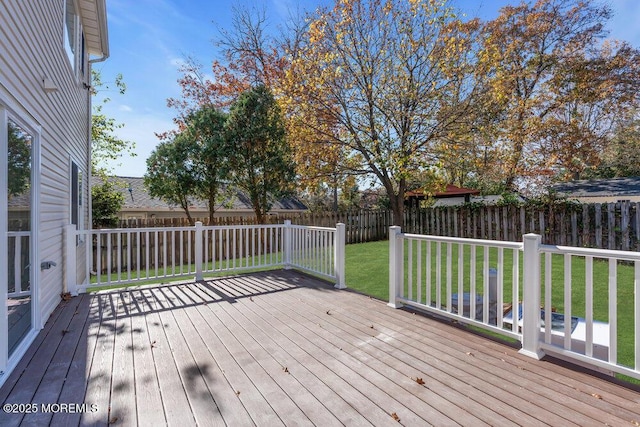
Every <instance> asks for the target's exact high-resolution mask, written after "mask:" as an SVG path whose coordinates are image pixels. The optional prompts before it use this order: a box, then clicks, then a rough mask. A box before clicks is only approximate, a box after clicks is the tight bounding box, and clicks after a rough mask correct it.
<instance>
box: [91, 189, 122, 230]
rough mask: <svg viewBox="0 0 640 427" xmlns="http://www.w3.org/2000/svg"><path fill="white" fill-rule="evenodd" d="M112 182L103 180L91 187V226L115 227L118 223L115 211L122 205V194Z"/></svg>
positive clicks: (118, 210)
mask: <svg viewBox="0 0 640 427" xmlns="http://www.w3.org/2000/svg"><path fill="white" fill-rule="evenodd" d="M115 185H116V184H114V183H113V182H111V181H107V180H105V181H103V182H102V183H101V184H99V185H98V184H96V185H93V186H92V187H91V203H92V204H91V208H92V218H93V227H94V228H100V227H115V226H116V225H117V224H118V217H117V215H116V214H117V213H118V212H120V210H121V209H122V206H123V205H124V196H123V195H122V193H120V192H119V191H118V190H117V189H116V188H115Z"/></svg>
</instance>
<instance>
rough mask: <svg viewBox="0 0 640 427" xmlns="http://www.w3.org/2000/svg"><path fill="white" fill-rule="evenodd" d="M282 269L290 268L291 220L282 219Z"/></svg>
mask: <svg viewBox="0 0 640 427" xmlns="http://www.w3.org/2000/svg"><path fill="white" fill-rule="evenodd" d="M283 249H284V269H285V270H290V269H291V220H290V219H285V220H284V248H283Z"/></svg>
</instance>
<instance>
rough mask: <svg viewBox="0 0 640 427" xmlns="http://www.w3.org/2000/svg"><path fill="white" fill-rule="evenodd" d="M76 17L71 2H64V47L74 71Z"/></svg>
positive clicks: (76, 32) (73, 5) (76, 45)
mask: <svg viewBox="0 0 640 427" xmlns="http://www.w3.org/2000/svg"><path fill="white" fill-rule="evenodd" d="M77 40H78V16H77V15H76V7H75V4H74V2H73V0H65V2H64V47H65V50H66V51H67V56H68V57H69V62H71V67H72V68H73V70H74V71H75V70H76V51H77V50H78V42H77Z"/></svg>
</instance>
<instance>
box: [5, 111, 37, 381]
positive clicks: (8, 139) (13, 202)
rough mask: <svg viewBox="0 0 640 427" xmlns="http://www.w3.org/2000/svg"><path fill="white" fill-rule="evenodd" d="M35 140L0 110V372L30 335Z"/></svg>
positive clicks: (18, 119)
mask: <svg viewBox="0 0 640 427" xmlns="http://www.w3.org/2000/svg"><path fill="white" fill-rule="evenodd" d="M36 141H37V137H36V133H35V132H34V131H33V130H32V128H30V127H29V126H28V125H26V124H25V123H23V122H22V121H21V120H20V118H19V116H14V115H12V114H11V113H10V112H9V111H8V110H6V109H5V108H3V107H2V105H0V248H1V250H2V253H0V301H2V303H1V304H0V305H1V306H0V320H1V323H0V371H2V370H4V369H5V368H6V367H7V364H8V363H10V361H11V360H12V356H13V355H14V354H17V353H20V352H22V351H24V349H25V346H26V344H28V343H26V342H25V338H26V337H27V336H29V335H30V333H31V332H32V331H33V330H34V319H35V316H34V297H35V294H34V277H35V275H34V269H35V266H34V258H35V250H34V249H35V248H34V244H35V242H34V236H35V232H34V228H37V224H34V218H36V216H35V215H34V211H35V209H34V200H35V199H34V185H33V183H34V180H36V179H37V177H36V173H35V171H34V167H33V166H34V148H35V145H36ZM36 163H37V162H36ZM23 343H24V345H22V346H21V344H23ZM17 356H19V354H17Z"/></svg>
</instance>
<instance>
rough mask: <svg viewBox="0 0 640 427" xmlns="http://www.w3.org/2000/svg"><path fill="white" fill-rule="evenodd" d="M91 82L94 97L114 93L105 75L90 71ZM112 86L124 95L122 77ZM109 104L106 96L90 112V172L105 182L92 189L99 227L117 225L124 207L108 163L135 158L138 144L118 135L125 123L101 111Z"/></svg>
mask: <svg viewBox="0 0 640 427" xmlns="http://www.w3.org/2000/svg"><path fill="white" fill-rule="evenodd" d="M91 82H92V84H91V94H92V96H94V97H95V96H96V95H97V94H98V93H100V92H105V91H110V90H112V86H111V84H109V83H105V82H103V81H102V74H101V73H100V71H98V70H95V69H91ZM113 85H115V87H116V89H117V91H118V93H119V94H121V95H123V94H124V93H125V91H126V85H125V84H124V81H123V80H122V75H121V74H118V75H117V76H116V78H115V81H114V83H113ZM109 101H110V98H109V97H105V98H103V99H102V101H101V102H100V103H94V104H93V111H92V113H91V169H92V171H91V173H92V174H93V175H95V176H96V177H97V178H98V179H100V180H101V181H102V183H101V184H99V185H98V184H96V185H92V187H91V216H92V218H93V225H94V226H97V227H107V226H108V227H111V226H115V225H116V223H117V221H116V214H117V213H118V212H119V211H120V209H121V208H122V205H123V204H124V199H123V197H122V194H120V192H118V190H117V189H116V188H115V186H116V185H117V183H114V182H109V181H108V175H109V173H110V169H109V168H108V167H107V166H106V162H108V161H112V160H117V159H118V158H120V157H122V156H123V155H124V154H128V155H130V156H135V153H134V152H133V149H134V148H135V143H134V142H131V141H125V140H123V139H121V138H119V137H118V136H117V135H116V134H115V132H116V130H117V129H120V128H122V127H123V126H124V124H122V123H117V122H116V120H115V119H114V118H112V117H108V116H107V115H106V114H104V112H103V111H102V107H103V106H104V105H105V104H106V103H107V102H109Z"/></svg>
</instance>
